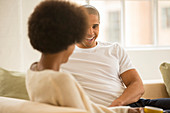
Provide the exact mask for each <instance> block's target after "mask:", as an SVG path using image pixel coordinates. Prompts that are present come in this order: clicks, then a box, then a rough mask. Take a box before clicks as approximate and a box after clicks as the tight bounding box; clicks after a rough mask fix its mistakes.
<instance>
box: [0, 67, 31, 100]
mask: <svg viewBox="0 0 170 113" xmlns="http://www.w3.org/2000/svg"><path fill="white" fill-rule="evenodd" d="M0 96H4V97H12V98H18V99H26V100H29V97H28V93H27V90H26V86H25V73H22V72H16V71H8V70H5V69H3V68H0Z"/></svg>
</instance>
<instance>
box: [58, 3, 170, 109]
mask: <svg viewBox="0 0 170 113" xmlns="http://www.w3.org/2000/svg"><path fill="white" fill-rule="evenodd" d="M83 7H85V8H86V9H87V11H88V14H89V15H88V18H89V23H90V25H89V29H88V33H87V36H86V38H85V39H84V40H83V41H82V42H81V43H78V44H77V46H76V48H75V50H74V52H73V54H72V55H71V57H70V58H69V61H68V63H66V64H64V65H62V67H61V68H62V70H63V71H67V72H70V73H72V74H73V75H74V77H75V78H76V79H77V80H78V82H79V83H80V84H81V85H82V87H83V88H84V89H85V91H86V93H87V94H88V95H89V97H90V99H91V100H92V101H94V102H95V103H97V104H102V105H105V106H110V107H113V106H122V105H123V106H126V105H129V106H131V107H144V106H155V107H160V108H162V109H170V99H156V100H149V99H140V98H141V96H142V95H143V93H144V88H143V83H142V80H141V78H140V76H139V74H138V73H137V71H136V70H135V68H134V66H133V65H132V63H131V61H130V59H129V57H128V55H127V53H126V52H125V50H124V49H123V48H122V47H121V46H120V45H119V44H117V43H113V44H111V43H103V42H99V41H96V39H97V37H98V34H99V24H100V15H99V12H98V11H97V9H96V8H95V7H93V6H90V5H85V6H83Z"/></svg>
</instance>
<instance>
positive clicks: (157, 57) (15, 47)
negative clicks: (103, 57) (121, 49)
mask: <svg viewBox="0 0 170 113" xmlns="http://www.w3.org/2000/svg"><path fill="white" fill-rule="evenodd" d="M39 1H40V0H12V1H11V0H0V5H1V7H0V17H1V18H0V67H3V68H6V69H9V70H16V71H24V72H26V70H27V69H28V68H29V66H30V65H31V63H32V62H34V61H37V60H38V59H39V57H40V54H39V53H38V52H37V51H35V50H33V49H32V47H31V46H30V44H29V40H28V36H27V21H28V17H29V15H30V13H31V12H32V11H33V8H34V7H35V5H36V4H38V3H39ZM127 52H128V54H129V56H130V58H131V60H132V62H133V64H134V65H135V66H136V67H137V69H138V71H139V73H140V75H141V77H142V79H143V80H150V79H161V74H160V72H159V65H160V64H161V63H162V62H170V49H169V50H168V49H159V50H155V49H153V50H127Z"/></svg>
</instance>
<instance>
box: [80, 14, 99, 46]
mask: <svg viewBox="0 0 170 113" xmlns="http://www.w3.org/2000/svg"><path fill="white" fill-rule="evenodd" d="M88 18H89V28H88V32H87V35H86V37H85V39H84V40H83V41H82V42H81V43H79V44H77V46H78V47H80V48H92V47H95V46H96V45H97V42H96V39H97V37H98V34H99V20H98V16H97V15H94V14H89V15H88Z"/></svg>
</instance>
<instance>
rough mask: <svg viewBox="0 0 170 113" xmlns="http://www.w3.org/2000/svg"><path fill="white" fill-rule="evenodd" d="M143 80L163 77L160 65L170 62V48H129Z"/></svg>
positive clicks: (129, 52)
mask: <svg viewBox="0 0 170 113" xmlns="http://www.w3.org/2000/svg"><path fill="white" fill-rule="evenodd" d="M127 52H128V54H129V56H130V58H131V60H132V62H133V64H134V65H135V66H136V68H137V70H138V72H139V74H140V76H141V78H142V79H143V80H151V79H161V78H162V76H161V73H160V71H159V66H160V64H161V63H163V62H170V49H149V50H146V49H145V50H127Z"/></svg>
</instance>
